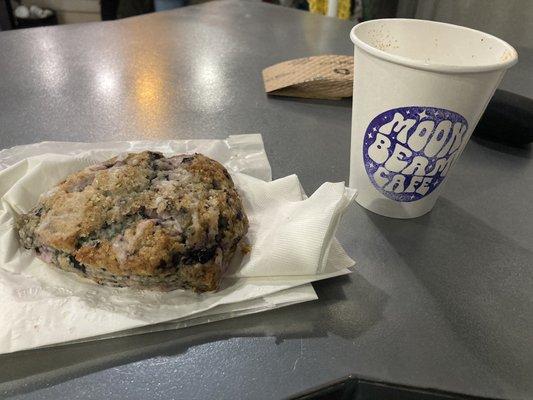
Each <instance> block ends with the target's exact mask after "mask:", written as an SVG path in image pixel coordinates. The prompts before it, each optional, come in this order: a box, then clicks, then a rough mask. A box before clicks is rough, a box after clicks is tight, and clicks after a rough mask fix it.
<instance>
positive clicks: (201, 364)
mask: <svg viewBox="0 0 533 400" xmlns="http://www.w3.org/2000/svg"><path fill="white" fill-rule="evenodd" d="M350 28H351V24H350V23H348V22H341V21H338V20H335V19H331V18H326V17H320V16H316V15H311V14H309V13H304V12H299V11H295V10H289V9H285V8H281V7H276V6H271V5H266V4H258V3H251V2H243V3H241V2H237V1H222V2H214V3H208V4H205V5H202V6H197V7H187V8H183V9H181V10H177V11H171V12H166V13H160V14H153V15H147V16H142V17H138V18H132V19H129V20H123V21H120V22H109V23H101V24H85V25H71V26H62V27H56V28H46V29H34V30H27V31H19V32H2V33H0V133H1V139H0V145H1V146H2V147H9V146H13V145H16V144H21V143H30V142H36V141H42V140H77V141H96V140H98V141H101V140H117V139H155V138H190V137H205V138H212V137H217V138H218V137H224V136H226V135H228V134H231V133H247V132H261V133H262V134H263V138H264V141H265V146H266V149H267V152H268V155H269V157H270V160H271V163H272V167H273V172H274V176H275V177H280V176H284V175H287V174H290V173H297V174H298V175H299V176H300V178H301V180H302V183H303V185H304V187H305V189H306V190H307V191H308V192H311V191H313V190H314V189H316V188H317V187H318V186H319V185H320V184H321V183H322V182H323V181H326V180H346V179H347V178H348V165H349V159H348V158H349V140H350V116H351V110H350V106H351V102H350V101H349V100H348V101H338V102H334V101H332V102H327V101H305V100H294V99H279V98H269V97H267V96H265V94H264V92H263V85H262V81H261V73H260V72H261V69H262V68H264V67H266V66H268V65H271V64H274V63H276V62H278V61H282V60H286V59H290V58H297V57H303V56H309V55H315V54H328V53H329V54H332V53H337V54H351V53H352V45H351V42H350V40H349V39H348V33H349V30H350ZM528 54H529V60H531V53H528ZM519 65H520V64H519ZM532 65H533V64H532V63H531V62H530V63H529V66H528V67H524V66H521V67H520V68H521V69H519V70H516V71H518V72H520V71H522V72H520V74H518V75H516V76H517V77H518V78H513V77H514V76H515V75H513V74H514V71H513V70H511V71H510V72H509V75H508V77H507V78H506V81H505V82H504V85H506V86H505V87H506V88H507V89H509V88H511V89H515V90H517V91H519V90H522V92H520V93H521V94H524V93H523V90H524V87H527V86H528V85H529V87H530V88H531V82H529V83H528V82H527V79H526V81H523V78H521V77H524V76H525V77H526V78H527V77H528V74H529V77H530V75H531V74H530V71H531V68H532ZM524 68H526V69H524ZM524 71H526V72H524ZM513 79H514V80H513ZM528 94H529V95H530V96H531V95H532V91H529V93H528ZM531 159H532V154H531V148H526V149H511V148H506V147H504V146H500V145H491V144H489V143H484V142H480V141H472V142H471V143H470V144H469V145H468V147H467V149H466V151H465V153H464V154H463V156H462V158H461V159H460V161H459V163H460V165H459V166H458V168H456V173H455V174H453V175H452V176H451V179H450V181H449V182H448V184H447V187H446V188H445V189H444V195H443V196H442V198H441V199H440V200H439V201H438V203H437V205H436V208H435V209H434V210H433V211H432V212H431V213H430V214H429V215H426V216H424V217H422V218H419V219H415V220H410V221H398V220H392V219H388V218H384V217H380V216H377V215H374V214H372V213H370V212H367V211H365V210H364V209H362V208H360V207H358V206H356V205H354V206H353V207H352V208H351V209H350V210H349V212H348V214H347V216H346V218H345V220H344V221H343V224H342V226H341V228H340V229H339V233H338V236H339V239H340V240H341V242H342V243H343V245H344V246H345V247H346V249H347V251H348V252H349V253H350V254H351V255H352V256H353V257H355V258H356V259H357V261H358V263H359V264H358V268H357V269H356V271H355V272H354V273H353V274H352V275H351V276H349V277H341V278H338V279H331V280H328V281H325V282H321V283H318V284H316V285H315V288H316V290H317V292H318V294H319V297H320V300H318V301H316V302H312V303H309V304H302V305H298V306H294V307H288V308H285V309H281V310H277V311H273V312H267V313H262V314H258V315H254V316H248V317H242V318H237V319H234V320H227V321H223V322H217V323H213V324H210V325H206V326H198V327H194V328H191V329H185V330H179V331H171V332H162V333H155V334H147V335H142V336H136V337H128V338H122V339H115V340H107V341H101V342H93V343H86V344H77V345H71V346H64V347H58V348H50V349H41V350H35V351H30V352H23V353H17V354H12V355H4V356H0V382H1V383H0V397H2V396H4V397H13V398H17V399H59V398H66V399H81V398H91V399H102V398H106V399H115V398H117V399H119V398H131V399H169V398H190V399H193V398H194V399H195V398H198V399H220V398H253V399H272V398H281V397H284V396H287V395H290V394H293V393H295V392H298V391H301V390H305V389H308V388H310V387H313V386H316V385H319V384H322V383H325V382H327V381H330V380H333V379H337V378H339V377H342V376H344V375H347V374H349V373H355V374H359V375H364V376H369V377H373V378H377V379H381V380H386V381H390V382H395V383H404V384H411V385H416V386H423V387H433V388H440V389H446V390H451V391H458V392H464V393H469V394H476V395H483V396H493V397H506V398H524V399H525V398H531V397H533V334H532V332H533V311H532V310H533V268H532V264H533V192H532V190H531V187H533V162H532V160H531Z"/></svg>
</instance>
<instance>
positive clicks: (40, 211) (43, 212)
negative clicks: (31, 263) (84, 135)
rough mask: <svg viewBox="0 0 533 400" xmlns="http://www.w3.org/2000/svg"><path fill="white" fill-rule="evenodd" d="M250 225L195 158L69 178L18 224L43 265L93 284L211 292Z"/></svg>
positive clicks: (148, 161)
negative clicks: (44, 263)
mask: <svg viewBox="0 0 533 400" xmlns="http://www.w3.org/2000/svg"><path fill="white" fill-rule="evenodd" d="M247 230H248V219H247V217H246V214H245V212H244V209H243V206H242V202H241V199H240V197H239V194H238V193H237V190H236V189H235V186H234V184H233V181H232V180H231V177H230V175H229V174H228V172H227V171H226V169H225V168H224V167H223V166H222V165H221V164H219V163H218V162H216V161H214V160H212V159H210V158H208V157H205V156H204V155H202V154H194V155H178V156H174V157H169V158H166V157H164V156H163V155H162V154H160V153H155V152H150V151H145V152H142V153H131V154H127V155H124V156H120V157H115V158H112V159H110V160H108V161H106V162H104V163H102V164H98V165H94V166H91V167H88V168H85V169H84V170H82V171H80V172H77V173H75V174H72V175H70V176H69V177H68V178H67V179H66V180H65V181H63V182H61V183H60V184H58V185H57V186H55V187H54V188H53V189H51V190H50V191H48V192H47V193H45V194H43V195H42V196H41V198H40V200H39V204H38V205H37V206H36V207H35V208H34V209H32V210H31V211H30V212H29V213H28V214H25V215H22V216H21V217H20V219H19V221H18V232H19V236H20V240H21V243H22V244H23V246H24V247H26V248H27V249H33V250H35V251H36V252H37V254H38V255H39V257H40V258H41V259H43V260H44V261H45V262H47V263H49V264H52V265H54V266H57V267H59V268H61V269H63V270H66V271H72V272H76V273H77V274H79V275H82V276H84V277H86V278H89V279H91V280H93V281H95V282H97V283H99V284H103V285H110V286H129V287H135V288H142V289H154V290H165V291H166V290H173V289H178V288H184V289H192V290H194V291H198V292H204V291H212V290H216V289H217V288H218V286H219V283H220V279H221V277H222V275H223V273H224V272H225V270H226V268H227V265H228V263H229V261H230V259H231V257H232V256H233V254H234V252H235V250H236V248H237V245H238V243H239V241H240V240H241V239H242V238H243V237H244V236H245V235H246V232H247Z"/></svg>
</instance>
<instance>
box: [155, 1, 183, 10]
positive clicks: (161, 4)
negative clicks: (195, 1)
mask: <svg viewBox="0 0 533 400" xmlns="http://www.w3.org/2000/svg"><path fill="white" fill-rule="evenodd" d="M184 5H185V0H154V9H155V11H165V10H171V9H173V8H178V7H183V6H184Z"/></svg>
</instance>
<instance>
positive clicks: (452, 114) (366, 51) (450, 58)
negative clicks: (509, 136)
mask: <svg viewBox="0 0 533 400" xmlns="http://www.w3.org/2000/svg"><path fill="white" fill-rule="evenodd" d="M350 37H351V39H352V41H353V42H354V44H355V73H354V93H353V111H352V144H351V160H350V186H351V187H355V188H357V189H358V196H357V198H356V201H357V202H358V203H359V204H361V205H362V206H363V207H365V208H367V209H369V210H371V211H373V212H375V213H377V214H381V215H385V216H388V217H395V218H413V217H418V216H420V215H423V214H425V213H427V212H428V211H430V210H431V208H432V207H433V205H434V204H435V201H436V200H437V198H438V196H439V192H440V190H442V186H443V183H444V181H445V180H446V176H447V175H448V173H449V171H450V168H451V167H452V166H453V165H454V164H455V162H456V161H457V158H458V157H459V156H460V154H461V152H462V151H463V149H464V147H465V145H466V143H467V142H468V139H469V138H470V135H471V134H472V131H473V130H474V128H475V127H476V124H477V123H478V121H479V118H480V117H481V115H482V114H483V111H484V110H485V107H486V106H487V103H488V102H489V100H490V98H491V97H492V95H493V94H494V91H495V90H496V87H497V86H498V84H499V83H500V81H501V79H502V77H503V75H504V73H505V70H506V69H507V68H509V67H511V66H512V65H514V64H515V63H516V62H517V59H518V56H517V53H516V50H515V49H513V48H512V47H511V46H510V45H509V44H507V43H506V42H504V41H503V40H501V39H498V38H496V37H494V36H491V35H488V34H486V33H483V32H479V31H476V30H473V29H469V28H464V27H461V26H456V25H450V24H444V23H440V22H433V21H424V20H415V19H381V20H373V21H368V22H363V23H361V24H358V25H356V26H355V27H354V28H353V29H352V31H351V33H350Z"/></svg>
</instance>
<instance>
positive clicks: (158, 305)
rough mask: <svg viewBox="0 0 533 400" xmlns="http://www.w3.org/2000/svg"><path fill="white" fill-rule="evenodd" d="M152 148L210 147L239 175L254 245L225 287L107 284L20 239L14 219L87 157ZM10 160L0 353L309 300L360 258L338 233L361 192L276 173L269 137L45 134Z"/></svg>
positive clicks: (1, 249)
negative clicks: (312, 188)
mask: <svg viewBox="0 0 533 400" xmlns="http://www.w3.org/2000/svg"><path fill="white" fill-rule="evenodd" d="M145 149H150V150H157V151H161V152H163V153H165V154H166V155H171V154H178V153H193V152H201V153H203V154H205V155H207V156H209V157H212V158H214V159H216V160H218V161H219V162H221V163H223V164H224V165H225V166H226V167H227V168H228V170H229V171H230V173H231V174H232V176H233V179H234V181H235V184H236V186H237V188H238V189H239V191H240V193H241V196H242V198H243V202H244V207H245V209H246V212H247V215H248V217H249V219H250V230H249V233H248V240H249V241H250V243H251V245H252V251H251V252H250V253H249V254H248V255H246V256H244V257H242V256H241V257H235V258H234V260H233V263H232V266H231V268H230V271H229V274H228V275H227V276H226V278H225V279H224V280H223V282H222V286H221V289H220V290H219V291H218V292H216V293H204V294H195V293H191V292H187V291H181V290H177V291H173V292H168V293H160V292H151V291H142V290H135V289H130V288H110V287H105V286H99V285H96V284H94V283H92V282H90V281H87V280H83V279H80V278H78V277H77V276H75V275H74V274H70V273H65V272H62V271H60V270H58V269H55V268H53V267H49V266H47V265H46V264H45V263H44V262H42V261H41V260H40V259H38V258H37V257H35V255H33V254H32V253H31V252H30V251H27V250H25V249H23V248H21V246H20V245H19V244H18V241H17V235H16V232H15V229H14V225H13V223H14V218H15V217H16V215H17V214H18V213H21V212H27V211H28V210H30V209H31V208H32V207H33V206H34V205H35V204H36V203H37V201H38V197H39V195H40V194H41V193H44V192H45V191H47V190H48V189H49V188H50V187H52V186H53V185H55V184H56V183H58V182H59V181H61V180H62V179H63V178H65V177H66V176H67V175H68V174H70V173H72V172H74V171H78V170H80V169H82V168H84V167H86V166H88V165H91V164H93V163H96V162H99V161H103V160H106V159H108V158H110V157H112V156H114V155H116V154H119V153H122V152H131V151H142V150H145ZM0 168H3V170H2V171H0V196H1V197H0V302H1V304H2V308H3V310H2V313H0V353H6V352H12V351H18V350H23V349H30V348H34V347H41V346H49V345H55V344H60V343H65V342H72V341H79V340H88V339H90V338H95V339H96V338H104V337H110V336H120V335H124V334H134V333H136V332H144V331H148V330H160V329H171V328H179V327H184V326H189V325H192V324H198V323H205V322H209V321H212V320H219V319H222V318H229V317H233V316H237V315H242V314H246V313H251V312H258V311H263V310H267V309H271V308H275V307H279V306H284V305H288V304H294V303H297V302H299V301H307V300H311V299H313V298H315V295H314V291H313V290H312V288H311V287H309V286H307V287H303V288H301V287H300V286H302V285H306V284H308V283H309V282H312V281H316V280H319V279H325V278H329V277H332V276H337V275H341V274H345V273H348V272H349V270H348V269H347V268H349V267H351V266H352V265H353V260H351V259H350V258H349V257H348V256H347V255H346V253H345V252H344V251H343V249H342V248H341V247H340V245H339V244H338V242H337V241H336V240H334V233H335V229H336V227H337V225H338V223H339V220H340V218H341V216H342V214H343V212H344V210H345V209H346V207H347V206H348V205H349V204H350V202H351V201H352V200H353V197H354V196H355V193H354V192H353V191H352V190H350V189H346V188H345V187H344V184H343V183H325V184H324V185H323V186H321V187H320V188H319V189H318V190H317V191H316V192H315V193H314V194H313V195H311V196H310V197H309V198H306V196H305V194H304V193H303V191H302V190H301V186H300V183H299V181H298V178H297V177H296V176H295V175H291V176H288V177H285V178H282V179H278V180H276V181H270V178H271V172H270V165H269V163H268V159H267V157H266V154H265V152H264V148H263V144H262V140H261V136H260V135H239V136H230V137H229V138H228V139H226V140H186V141H160V142H111V143H57V142H44V143H37V144H33V145H27V146H18V147H14V148H12V149H7V150H3V151H1V152H0ZM298 287H299V288H298ZM291 288H297V289H292V290H291Z"/></svg>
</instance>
